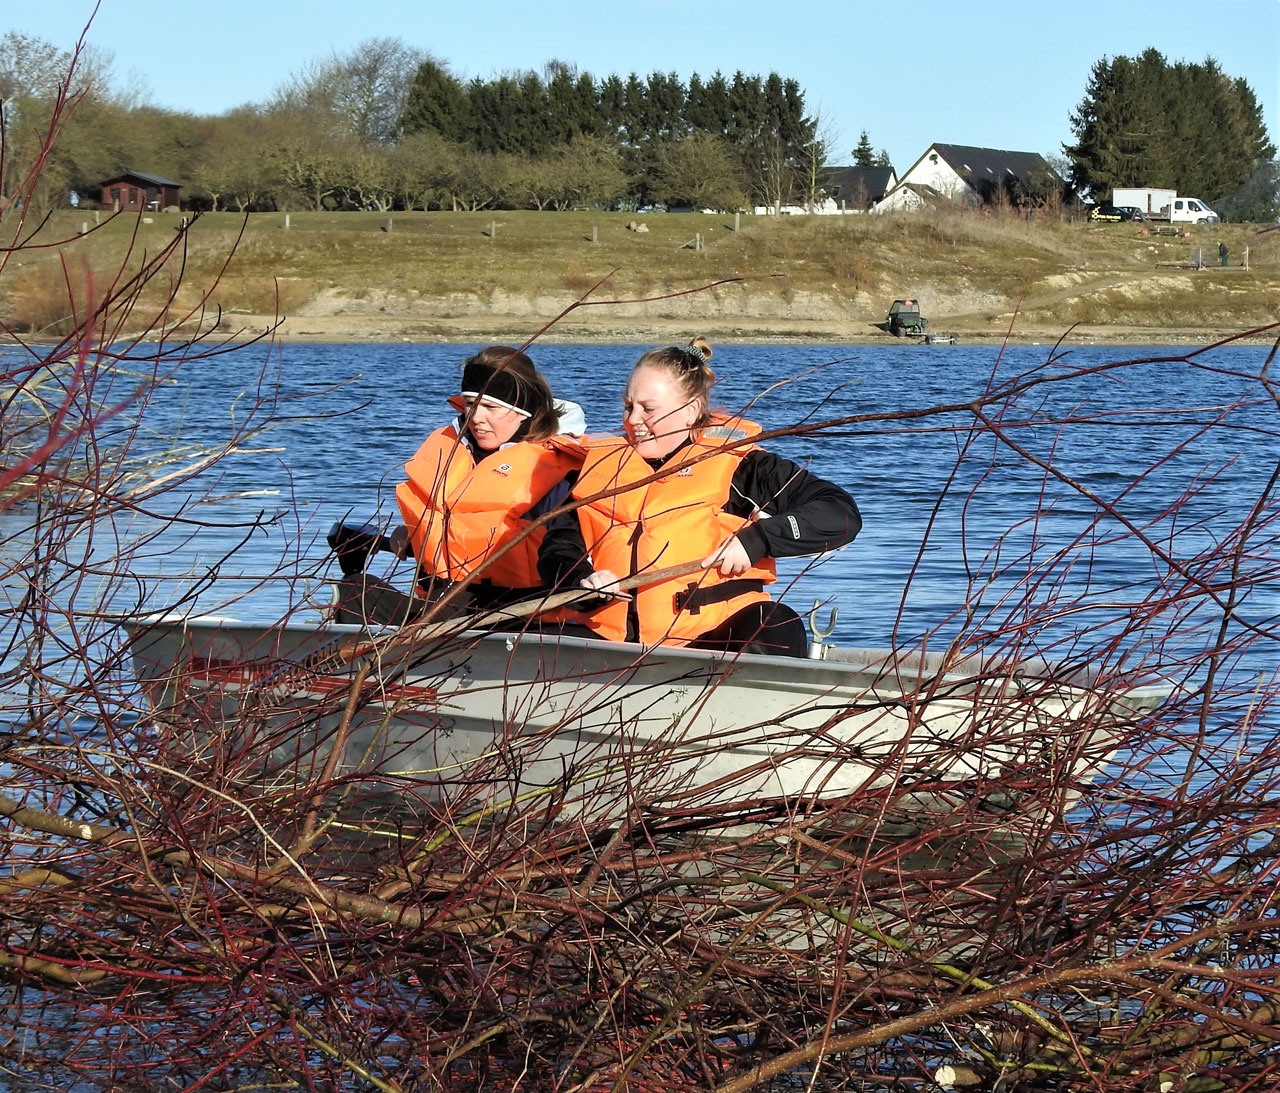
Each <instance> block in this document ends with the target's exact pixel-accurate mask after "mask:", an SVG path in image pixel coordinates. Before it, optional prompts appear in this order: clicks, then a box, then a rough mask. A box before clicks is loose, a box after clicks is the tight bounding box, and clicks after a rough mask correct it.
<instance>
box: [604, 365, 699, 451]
mask: <svg viewBox="0 0 1280 1093" xmlns="http://www.w3.org/2000/svg"><path fill="white" fill-rule="evenodd" d="M622 407H623V409H622V428H623V429H624V430H625V432H626V434H627V439H628V440H629V441H630V442H631V446H632V447H633V448H635V450H636V454H637V455H640V456H642V457H644V458H645V459H663V458H665V457H666V456H669V455H670V454H671V453H672V452H674V451H675V450H676V449H677V448H678V447H680V445H681V444H683V443H684V442H685V441H686V440H688V439H689V435H690V431H691V430H692V429H693V427H694V425H695V424H696V423H697V421H698V418H700V417H701V416H702V403H701V401H700V400H699V399H692V400H691V399H690V398H689V397H688V396H687V395H685V394H684V392H683V391H682V390H681V389H680V385H679V383H678V382H677V381H676V379H675V377H674V376H673V375H672V374H671V373H670V372H668V371H667V370H666V369H665V368H637V369H636V370H635V371H634V372H632V373H631V379H630V380H628V381H627V391H626V394H625V395H623V397H622Z"/></svg>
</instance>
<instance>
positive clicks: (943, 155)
mask: <svg viewBox="0 0 1280 1093" xmlns="http://www.w3.org/2000/svg"><path fill="white" fill-rule="evenodd" d="M1063 185H1064V183H1063V181H1062V178H1061V177H1060V176H1059V175H1058V173H1057V172H1056V171H1055V170H1054V169H1053V168H1052V167H1050V166H1049V163H1048V161H1047V160H1046V159H1045V158H1044V156H1042V155H1041V154H1040V153H1039V152H1011V151H1008V150H1006V149H1003V148H974V147H972V146H971V145H967V144H933V145H930V146H929V149H928V151H926V152H925V153H924V155H922V156H921V157H920V158H919V159H918V160H916V161H915V163H913V164H912V165H911V168H910V169H909V170H908V171H907V172H906V173H905V174H903V176H902V177H901V178H900V179H899V180H898V184H897V185H896V186H895V187H894V188H893V189H892V190H890V191H889V192H888V193H887V194H885V197H884V200H883V201H881V202H879V203H878V204H877V205H876V206H875V208H874V210H873V211H874V212H893V211H896V212H903V211H907V212H910V211H913V210H916V209H920V208H923V207H925V206H926V205H930V204H937V203H941V202H947V201H949V202H952V203H954V204H957V205H963V206H966V207H968V208H972V209H977V208H981V207H982V206H983V205H991V204H994V203H996V202H997V201H1000V200H1002V199H1003V200H1004V201H1005V202H1007V203H1008V204H1010V205H1021V204H1023V203H1024V202H1025V200H1026V197H1027V196H1028V195H1030V194H1039V193H1043V192H1044V190H1045V188H1046V187H1062V186H1063Z"/></svg>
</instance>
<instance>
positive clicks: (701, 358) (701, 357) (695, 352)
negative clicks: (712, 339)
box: [680, 345, 707, 365]
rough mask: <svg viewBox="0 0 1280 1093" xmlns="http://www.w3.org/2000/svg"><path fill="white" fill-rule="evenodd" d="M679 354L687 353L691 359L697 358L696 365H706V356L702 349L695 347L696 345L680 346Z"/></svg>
mask: <svg viewBox="0 0 1280 1093" xmlns="http://www.w3.org/2000/svg"><path fill="white" fill-rule="evenodd" d="M680 352H681V353H688V354H689V355H690V356H691V357H697V358H698V364H700V365H703V364H706V363H707V355H706V353H704V352H703V351H702V349H701V348H700V347H699V346H696V345H685V346H681V347H680Z"/></svg>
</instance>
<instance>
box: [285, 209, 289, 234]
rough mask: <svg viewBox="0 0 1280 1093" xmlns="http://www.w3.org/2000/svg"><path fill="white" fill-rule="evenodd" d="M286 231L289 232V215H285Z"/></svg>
mask: <svg viewBox="0 0 1280 1093" xmlns="http://www.w3.org/2000/svg"><path fill="white" fill-rule="evenodd" d="M284 230H285V231H288V230H289V214H288V213H285V214H284Z"/></svg>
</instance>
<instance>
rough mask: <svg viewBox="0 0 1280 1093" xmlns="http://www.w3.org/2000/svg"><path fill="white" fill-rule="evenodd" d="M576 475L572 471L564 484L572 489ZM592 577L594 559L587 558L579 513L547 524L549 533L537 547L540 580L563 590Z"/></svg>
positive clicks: (561, 516) (556, 518) (565, 515)
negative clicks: (592, 560)
mask: <svg viewBox="0 0 1280 1093" xmlns="http://www.w3.org/2000/svg"><path fill="white" fill-rule="evenodd" d="M577 477H578V476H577V472H576V471H575V472H571V473H570V474H569V476H568V478H566V479H565V481H566V482H567V483H568V484H569V488H570V489H572V487H573V484H574V483H575V482H576V481H577ZM590 575H591V559H590V558H589V557H588V556H587V541H586V539H585V538H583V535H582V525H581V524H580V523H578V512H577V510H576V509H575V510H574V511H573V512H562V513H560V514H559V515H558V516H553V517H552V518H551V519H550V520H548V521H547V532H546V535H545V536H544V537H543V539H542V545H541V546H540V547H539V548H538V578H539V580H541V581H542V583H543V585H544V586H545V587H547V588H554V589H557V590H558V591H564V590H565V589H567V588H573V587H575V586H576V585H577V584H578V583H579V582H580V581H581V580H582V579H583V578H584V577H588V576H590Z"/></svg>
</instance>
